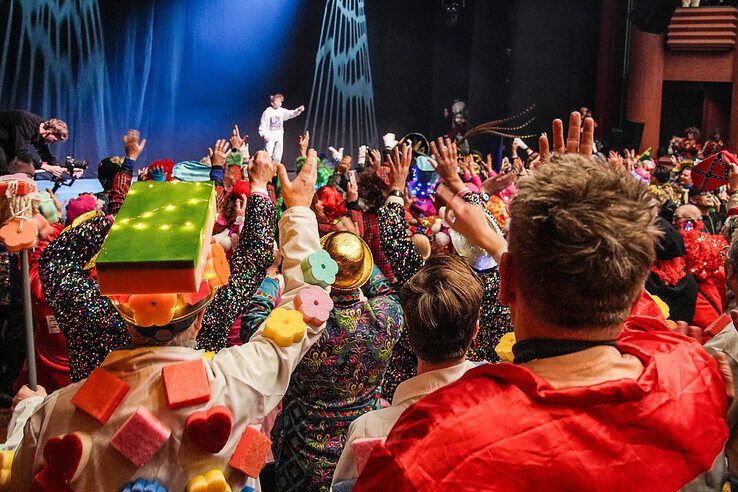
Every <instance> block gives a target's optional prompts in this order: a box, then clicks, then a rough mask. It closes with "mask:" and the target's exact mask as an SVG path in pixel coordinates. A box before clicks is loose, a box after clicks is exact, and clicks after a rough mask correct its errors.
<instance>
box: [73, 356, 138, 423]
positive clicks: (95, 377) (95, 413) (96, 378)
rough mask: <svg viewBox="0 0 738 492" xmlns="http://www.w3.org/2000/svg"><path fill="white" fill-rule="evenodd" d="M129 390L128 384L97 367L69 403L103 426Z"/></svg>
mask: <svg viewBox="0 0 738 492" xmlns="http://www.w3.org/2000/svg"><path fill="white" fill-rule="evenodd" d="M130 389H131V386H130V385H129V384H128V383H126V382H125V381H123V380H122V379H120V378H117V377H115V376H113V375H112V374H110V373H109V372H108V371H106V370H105V369H100V368H99V367H98V368H96V369H94V370H93V371H92V373H90V375H89V376H88V377H87V380H85V382H84V383H83V384H82V387H80V389H78V390H77V393H75V395H74V396H73V397H72V400H71V401H72V403H73V404H74V406H76V407H77V408H79V409H80V410H82V411H83V412H85V413H86V414H88V415H89V416H91V417H93V418H94V419H96V420H97V421H98V422H100V423H101V424H105V423H107V422H108V420H110V416H111V415H113V412H115V409H116V408H118V405H120V402H122V401H123V398H125V396H126V394H127V393H128V390H130Z"/></svg>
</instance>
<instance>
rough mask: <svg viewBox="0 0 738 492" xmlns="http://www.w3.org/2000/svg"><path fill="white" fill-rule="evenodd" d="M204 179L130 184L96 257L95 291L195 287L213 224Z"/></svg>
mask: <svg viewBox="0 0 738 492" xmlns="http://www.w3.org/2000/svg"><path fill="white" fill-rule="evenodd" d="M215 216H216V206H215V190H214V189H213V186H212V185H211V184H209V183H183V182H177V181H168V182H161V183H158V182H152V181H137V182H135V183H133V185H132V186H131V189H130V190H129V192H128V195H127V196H126V200H125V202H123V206H122V207H121V209H120V211H119V212H118V215H117V217H116V219H115V224H113V226H112V227H111V229H110V232H109V233H108V236H107V238H106V239H105V243H104V244H103V247H102V248H101V249H100V253H99V255H98V256H97V261H96V265H97V276H98V282H99V284H100V292H101V293H102V294H103V295H110V294H162V293H170V292H175V293H185V292H196V291H198V289H199V288H200V283H201V282H202V279H203V271H204V269H205V263H206V260H207V258H208V253H209V251H210V239H211V237H212V230H213V224H215Z"/></svg>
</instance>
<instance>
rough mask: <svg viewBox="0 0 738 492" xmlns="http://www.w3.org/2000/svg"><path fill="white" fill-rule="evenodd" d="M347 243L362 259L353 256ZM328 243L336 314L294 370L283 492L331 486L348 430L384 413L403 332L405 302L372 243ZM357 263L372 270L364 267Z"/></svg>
mask: <svg viewBox="0 0 738 492" xmlns="http://www.w3.org/2000/svg"><path fill="white" fill-rule="evenodd" d="M341 237H343V239H342V238H341ZM346 238H350V241H351V243H353V244H357V245H361V248H362V249H363V253H361V254H359V253H356V254H353V253H352V252H353V251H355V249H351V248H348V247H347V245H348V244H349V240H348V239H346ZM324 243H325V244H324V248H326V250H327V251H329V252H330V254H331V256H332V257H333V258H334V259H335V260H336V261H337V263H338V264H339V270H338V273H337V277H336V278H337V280H336V284H334V290H333V291H332V292H331V297H332V298H333V302H334V307H333V310H332V311H331V313H330V317H329V318H328V320H327V322H326V326H325V331H324V332H323V334H322V335H321V337H320V339H319V340H318V341H317V342H316V343H315V345H314V346H313V347H311V348H310V350H309V351H308V352H307V353H306V354H305V357H304V358H303V360H302V361H301V362H300V364H299V365H298V367H297V368H296V369H295V372H294V373H293V375H292V379H291V380H290V386H289V388H288V390H287V392H286V393H285V396H284V399H283V400H282V411H281V413H280V415H279V417H278V418H277V421H276V422H275V425H274V429H273V432H272V441H273V442H274V445H273V449H274V457H275V465H276V468H277V472H278V473H277V485H278V488H279V489H280V490H301V491H302V490H318V489H320V488H321V487H328V486H330V481H331V477H332V476H333V469H334V468H335V466H336V464H337V462H338V459H339V457H340V455H341V450H342V448H343V444H344V441H345V439H346V433H347V431H348V428H349V425H350V424H351V422H353V421H354V419H356V418H357V417H359V416H360V415H362V414H364V413H366V412H368V411H370V410H373V409H376V408H378V407H379V397H380V388H381V384H382V376H383V375H384V372H385V369H386V367H387V363H388V362H389V358H390V354H391V353H392V347H393V345H394V344H395V342H396V341H397V338H398V337H399V334H400V330H401V328H402V308H401V306H400V301H399V299H398V298H397V296H396V295H395V294H394V293H393V291H392V288H391V287H390V285H389V282H388V281H387V280H386V279H385V278H384V277H383V276H382V274H381V273H380V271H379V269H378V268H377V267H376V265H372V264H371V254H370V253H369V251H368V246H367V245H366V243H364V242H363V241H361V240H360V239H359V238H358V237H356V236H354V235H353V234H350V233H348V232H339V233H331V234H330V235H328V236H325V237H324ZM350 258H366V261H367V263H365V264H364V266H363V267H360V265H356V264H352V263H350ZM362 263H363V260H362ZM357 274H360V275H361V278H359V279H358V280H356V276H357ZM365 282H366V284H364V283H365ZM342 283H343V284H344V285H346V284H353V285H352V286H356V285H357V284H358V286H361V285H363V286H364V287H363V292H364V294H365V295H366V299H362V298H361V297H360V294H361V291H360V290H359V289H358V287H354V288H353V289H350V290H349V289H346V290H343V291H339V290H335V286H337V285H340V284H342Z"/></svg>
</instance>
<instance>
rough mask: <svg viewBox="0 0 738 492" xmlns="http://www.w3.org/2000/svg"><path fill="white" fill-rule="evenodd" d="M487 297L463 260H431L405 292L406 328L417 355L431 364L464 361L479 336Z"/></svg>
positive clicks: (439, 257) (444, 257) (446, 258)
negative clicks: (484, 297)
mask: <svg viewBox="0 0 738 492" xmlns="http://www.w3.org/2000/svg"><path fill="white" fill-rule="evenodd" d="M483 295H484V289H483V288H482V285H481V283H480V282H479V280H478V279H477V278H476V277H475V276H474V273H472V271H471V269H470V268H469V266H468V265H467V264H466V263H465V262H464V261H463V260H462V259H461V258H459V257H458V256H449V255H444V256H435V257H432V258H430V259H429V260H428V262H427V263H426V264H425V266H424V267H423V268H421V269H420V271H419V272H418V273H416V274H415V275H414V276H413V277H412V278H411V279H410V280H409V281H408V282H407V283H406V284H405V287H404V289H403V292H402V309H403V311H404V312H405V325H406V327H405V329H406V330H407V334H408V337H409V340H410V346H411V347H412V349H413V352H415V355H417V356H418V358H419V359H420V360H422V361H424V362H428V363H431V364H440V363H444V362H451V361H455V360H459V359H463V358H464V357H465V356H466V351H467V350H468V349H469V345H470V344H471V342H472V340H473V339H474V336H475V335H476V331H477V321H478V319H479V310H480V308H481V306H482V296H483Z"/></svg>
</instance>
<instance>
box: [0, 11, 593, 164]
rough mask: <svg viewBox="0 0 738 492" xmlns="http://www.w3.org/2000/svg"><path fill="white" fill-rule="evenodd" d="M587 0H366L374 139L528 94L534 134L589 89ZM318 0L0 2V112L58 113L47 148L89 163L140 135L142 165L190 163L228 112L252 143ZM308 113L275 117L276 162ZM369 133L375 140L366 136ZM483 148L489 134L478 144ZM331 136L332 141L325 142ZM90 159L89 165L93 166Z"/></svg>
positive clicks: (296, 60)
mask: <svg viewBox="0 0 738 492" xmlns="http://www.w3.org/2000/svg"><path fill="white" fill-rule="evenodd" d="M600 4H601V1H600V0H592V1H587V2H581V1H577V0H514V1H512V0H467V2H466V7H465V8H464V9H462V10H461V11H460V14H459V23H458V24H457V26H456V27H447V26H446V24H445V22H444V20H445V19H444V16H443V10H442V8H441V0H403V1H401V2H398V1H396V0H392V1H390V0H365V11H366V19H367V28H368V45H369V54H370V60H371V70H372V78H373V85H374V100H375V108H376V118H377V124H378V130H379V135H380V136H381V135H382V134H384V133H386V132H390V131H391V132H395V133H396V134H397V135H398V137H399V136H401V135H404V134H406V133H408V132H411V131H420V132H422V133H424V134H426V135H428V136H429V137H430V136H433V135H437V134H440V133H443V132H445V131H446V130H447V127H446V125H447V123H446V121H444V120H443V118H442V116H441V115H442V111H443V109H444V107H448V106H449V105H450V103H451V102H452V101H453V99H455V98H458V99H462V100H466V101H468V102H469V109H470V120H471V123H472V124H477V123H481V122H484V121H488V120H490V119H496V118H501V117H503V116H506V115H508V114H510V113H512V112H515V111H519V110H521V109H523V108H524V107H526V106H527V105H529V104H532V103H535V104H537V105H538V110H537V112H536V115H537V117H538V120H537V121H536V123H535V124H534V126H533V127H532V130H533V131H536V132H538V131H543V130H545V129H546V128H547V127H548V125H549V124H550V120H551V119H552V118H554V117H565V116H566V114H567V113H568V112H569V111H571V110H573V109H577V108H579V107H580V106H581V105H591V104H592V103H593V100H594V80H595V70H596V64H597V60H596V58H597V40H598V37H597V32H598V28H599V25H600V19H599V11H600ZM324 6H325V2H324V1H323V0H269V1H266V0H127V1H126V0H104V1H103V0H0V43H2V44H1V45H0V50H2V51H1V52H0V56H1V58H0V108H8V107H19V108H23V109H29V110H31V111H34V112H37V113H39V114H41V115H44V116H49V117H51V116H57V117H60V118H63V119H66V120H67V121H68V123H69V124H70V126H71V130H72V138H71V139H70V141H68V142H66V143H63V144H57V145H56V146H55V147H56V148H53V150H54V151H55V153H56V154H58V155H59V156H63V155H66V154H70V155H75V156H77V157H79V158H86V159H89V160H91V161H97V160H99V159H100V158H102V157H104V156H106V155H111V154H119V153H121V152H122V144H121V140H120V137H121V136H122V135H123V134H124V133H125V131H126V130H127V129H128V128H131V127H133V128H138V129H140V130H141V131H142V134H143V135H144V137H146V138H148V140H149V142H148V144H147V147H146V150H145V152H144V154H143V155H142V158H141V161H142V163H144V164H145V163H148V162H150V161H152V160H154V159H159V158H164V157H169V158H172V159H174V160H175V161H178V160H183V159H199V158H200V157H202V156H203V155H204V154H205V152H206V150H207V147H208V146H210V145H212V142H213V141H214V140H215V139H216V138H218V137H225V136H227V135H228V133H229V132H230V126H231V125H232V124H233V123H238V124H239V126H240V127H241V130H242V133H248V134H250V135H251V142H252V149H254V148H260V147H261V145H262V143H261V139H260V138H259V137H258V134H257V127H258V119H259V116H260V114H261V112H262V110H263V109H264V107H266V105H267V102H268V101H267V97H268V95H269V94H271V93H273V92H275V91H281V92H283V93H284V94H285V95H286V97H287V99H286V102H285V104H286V106H287V107H290V108H292V107H296V106H298V105H300V104H305V105H308V103H309V99H310V93H311V88H312V82H313V73H314V68H315V67H314V65H315V52H316V49H317V46H318V43H319V38H320V30H321V22H322V19H323V10H324ZM305 124H306V118H305V116H302V117H301V118H300V119H298V120H293V121H290V122H288V123H287V125H286V135H285V137H286V138H285V143H286V145H285V158H284V160H285V162H286V163H287V165H288V166H291V163H292V162H293V160H294V157H295V156H296V153H297V152H296V148H295V144H296V138H297V135H298V134H299V133H301V132H302V131H303V129H304V125H305ZM369 143H370V144H373V145H379V142H373V143H372V142H369ZM476 143H477V145H478V146H480V147H484V149H483V150H488V149H489V148H490V147H491V146H492V145H497V144H498V143H499V142H497V141H495V140H492V139H488V140H484V139H482V140H480V141H478V142H476ZM341 145H343V144H342V143H341V142H336V147H338V146H341ZM92 167H94V166H92Z"/></svg>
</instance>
